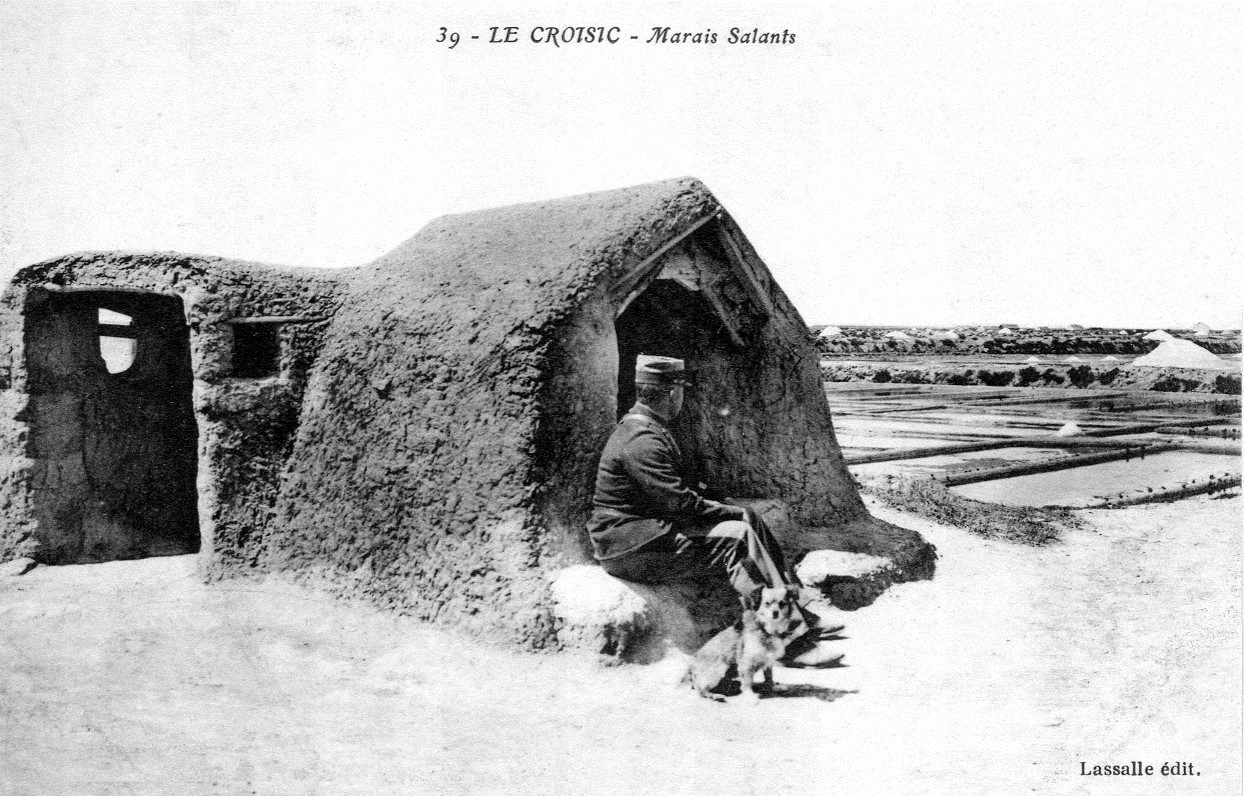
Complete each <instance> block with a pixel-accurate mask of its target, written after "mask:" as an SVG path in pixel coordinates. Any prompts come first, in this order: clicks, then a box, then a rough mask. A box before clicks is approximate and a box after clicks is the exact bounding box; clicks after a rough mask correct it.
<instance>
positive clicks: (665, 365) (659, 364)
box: [635, 354, 687, 385]
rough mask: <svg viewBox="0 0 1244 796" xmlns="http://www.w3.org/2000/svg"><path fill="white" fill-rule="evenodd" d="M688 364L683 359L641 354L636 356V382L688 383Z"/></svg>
mask: <svg viewBox="0 0 1244 796" xmlns="http://www.w3.org/2000/svg"><path fill="white" fill-rule="evenodd" d="M686 371H687V366H686V363H684V362H683V361H682V360H681V359H674V358H673V357H657V356H652V355H650V354H640V355H639V356H637V357H635V383H636V384H670V385H673V384H686V383H687V372H686Z"/></svg>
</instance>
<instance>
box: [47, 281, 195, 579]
mask: <svg viewBox="0 0 1244 796" xmlns="http://www.w3.org/2000/svg"><path fill="white" fill-rule="evenodd" d="M25 349H26V370H27V374H28V392H29V394H30V402H29V405H28V408H27V411H26V414H25V419H26V420H27V422H28V423H29V427H30V437H29V440H28V444H27V449H28V455H29V456H30V458H32V459H33V460H34V461H35V474H34V483H33V487H34V494H35V513H36V516H37V518H38V532H37V533H38V539H39V542H40V543H41V547H40V550H39V558H40V559H41V560H43V561H45V562H47V563H57V564H70V563H86V562H95V561H111V560H116V559H127V558H144V557H147V556H159V555H179V554H184V553H195V552H198V550H199V520H198V507H197V491H196V487H195V478H196V474H197V469H198V451H197V446H198V428H197V425H196V423H195V418H194V406H193V403H192V398H191V389H192V384H193V376H192V373H191V367H190V332H189V329H188V327H187V326H186V324H185V320H184V316H183V312H182V304H181V300H180V299H179V298H176V297H173V296H162V295H156V294H150V293H136V292H135V293H131V292H118V291H104V290H100V291H94V290H92V291H80V292H77V291H75V292H50V291H43V290H35V291H32V293H31V295H30V296H29V298H28V299H27V304H26V327H25Z"/></svg>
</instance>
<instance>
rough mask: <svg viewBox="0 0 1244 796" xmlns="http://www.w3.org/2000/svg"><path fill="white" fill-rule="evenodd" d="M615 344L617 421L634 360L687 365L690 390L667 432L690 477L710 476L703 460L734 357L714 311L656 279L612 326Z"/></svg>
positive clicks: (630, 395)
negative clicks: (641, 357)
mask: <svg viewBox="0 0 1244 796" xmlns="http://www.w3.org/2000/svg"><path fill="white" fill-rule="evenodd" d="M614 331H615V332H616V334H617V340H618V416H619V417H621V416H622V415H623V414H625V413H626V412H627V410H629V409H630V408H631V406H632V405H634V403H635V358H636V356H637V355H639V354H655V355H657V356H666V357H677V358H679V359H683V360H686V362H687V371H688V374H687V375H688V385H687V389H686V400H685V403H684V404H683V411H682V414H681V415H679V416H678V418H677V419H676V420H675V421H674V422H673V423H672V424H671V431H672V432H673V434H674V436H675V437H676V438H677V439H678V441H679V444H680V445H681V447H682V449H683V450H682V452H683V459H684V465H685V466H686V467H687V472H688V474H689V475H697V474H698V475H702V476H706V477H707V476H709V475H711V473H709V472H707V470H715V469H717V468H715V467H713V466H712V465H711V464H710V463H709V462H708V461H707V459H708V458H709V457H711V456H712V455H713V451H715V450H716V447H717V441H716V440H715V439H714V437H715V436H717V431H718V429H717V426H719V425H720V417H717V416H716V415H715V414H714V413H716V412H717V411H718V409H719V407H718V401H717V398H719V397H721V396H722V395H723V393H725V392H726V391H728V390H729V389H730V387H729V385H730V379H729V376H728V374H729V373H730V371H731V369H732V367H733V362H732V358H733V357H734V352H733V351H732V349H731V344H730V340H729V337H728V336H727V334H726V332H725V329H724V327H723V325H722V323H721V321H720V319H719V318H718V317H717V315H716V314H715V313H714V311H713V308H712V306H711V305H710V304H709V302H708V301H707V300H706V299H705V298H704V296H703V295H702V294H701V293H700V292H698V291H692V290H688V289H686V288H685V287H683V286H681V285H679V284H678V283H676V282H674V281H672V280H667V279H657V280H655V281H653V282H652V284H651V285H649V286H648V288H647V289H646V290H644V292H643V293H641V294H640V295H638V296H636V297H635V300H634V301H632V302H631V304H630V306H628V307H627V308H626V310H625V311H624V312H623V313H622V314H621V315H619V316H618V317H617V319H616V320H615V321H614Z"/></svg>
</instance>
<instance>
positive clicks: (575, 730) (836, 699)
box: [0, 498, 1241, 794]
mask: <svg viewBox="0 0 1244 796" xmlns="http://www.w3.org/2000/svg"><path fill="white" fill-rule="evenodd" d="M874 510H875V511H876V512H877V513H878V514H880V515H881V516H883V517H885V518H887V519H890V520H891V521H897V522H900V523H904V524H907V525H908V526H909V527H915V528H918V529H919V530H920V531H921V532H922V533H924V534H926V536H927V537H928V538H930V540H932V541H933V542H934V543H935V544H936V545H937V546H938V549H939V552H940V553H941V555H942V558H941V560H940V562H939V569H938V576H937V578H936V579H935V580H934V581H931V582H925V583H915V584H906V585H902V586H899V587H896V588H894V589H892V590H891V591H890V592H889V593H887V594H885V595H883V596H882V597H881V598H880V599H879V600H878V601H877V603H875V604H874V605H873V606H871V607H869V608H866V609H863V610H861V611H857V612H854V613H851V614H848V615H847V616H846V618H847V620H848V621H849V624H850V627H849V631H850V638H849V639H847V640H844V641H842V642H840V643H841V644H842V646H843V649H844V650H845V651H846V652H847V659H846V662H847V663H848V664H849V666H846V667H843V668H838V669H832V670H828V671H822V672H794V671H787V670H780V671H779V672H778V681H779V683H784V684H786V685H787V690H786V697H785V698H773V699H767V700H764V701H762V702H761V703H760V704H759V705H758V706H756V707H754V708H745V707H742V706H736V705H726V706H721V705H717V704H712V703H708V702H705V701H703V700H700V699H697V698H695V697H693V696H692V695H691V694H690V693H689V692H684V691H681V690H677V689H675V688H674V687H673V686H672V685H671V683H672V681H673V680H674V679H675V678H676V675H677V672H676V669H677V666H676V663H677V662H676V661H670V662H668V663H666V664H659V665H656V666H651V667H635V666H629V667H619V668H615V669H601V668H598V667H596V666H595V665H594V664H592V663H591V662H588V661H584V660H581V659H576V658H571V657H568V656H553V655H522V654H515V653H512V652H509V651H507V650H502V649H495V648H490V647H484V646H481V645H477V644H473V643H470V642H466V641H464V640H462V639H460V638H456V637H454V636H451V635H448V634H445V633H441V632H437V631H433V630H429V629H427V628H425V627H422V626H420V625H418V624H417V623H414V622H411V621H409V620H404V619H400V618H396V617H392V616H388V615H383V614H377V613H375V612H373V611H370V610H367V609H364V608H359V607H354V606H349V605H342V604H338V603H334V602H331V601H328V600H325V599H323V598H320V597H318V596H314V595H308V594H306V593H303V592H300V591H298V590H295V589H292V588H290V587H287V586H284V585H281V584H277V583H265V584H254V583H238V582H233V583H224V584H216V585H214V586H204V585H201V584H199V583H198V582H197V580H196V579H195V577H194V562H193V560H192V559H191V558H166V559H149V560H146V561H137V562H124V563H114V564H102V565H92V566H80V567H59V568H42V567H41V568H38V569H36V570H35V571H33V572H31V573H30V574H28V575H25V576H23V577H17V578H3V579H0V793H4V794H9V793H13V794H26V793H31V794H49V793H51V794H58V793H66V794H111V793H117V794H121V793H125V794H130V793H152V794H156V793H160V794H163V793H230V794H232V793H265V794H266V793H279V794H298V793H317V794H340V793H437V794H442V793H449V794H454V793H463V794H466V793H471V794H476V793H519V792H521V793H574V794H596V793H645V794H646V793H662V794H666V793H678V794H681V793H688V794H693V793H713V794H735V793H764V794H788V793H804V794H809V793H845V794H852V793H885V794H897V793H913V794H916V793H955V794H959V793H983V794H984V793H988V794H995V793H1004V794H1009V793H1020V792H1039V793H1094V794H1096V793H1116V792H1117V793H1127V794H1142V793H1158V792H1163V793H1167V792H1169V793H1180V794H1192V793H1206V794H1223V793H1234V792H1238V790H1239V787H1240V777H1241V761H1240V743H1241V728H1240V707H1241V687H1240V670H1241V626H1240V612H1239V611H1240V537H1239V533H1240V502H1239V500H1238V499H1233V500H1210V499H1208V498H1197V499H1193V500H1189V501H1184V502H1182V503H1178V504H1172V505H1158V506H1142V507H1136V508H1130V509H1125V510H1118V511H1111V512H1105V511H1102V512H1091V513H1088V515H1087V516H1088V517H1089V518H1090V520H1091V522H1090V525H1091V527H1090V528H1089V529H1088V530H1082V531H1077V532H1074V533H1072V534H1071V535H1070V536H1069V537H1068V538H1067V540H1066V541H1065V542H1064V543H1062V544H1059V545H1055V546H1053V547H1050V548H1046V549H1032V548H1021V547H1017V546H1015V545H1012V544H1008V543H1003V542H990V541H987V540H982V539H979V538H976V537H972V536H969V535H967V534H965V533H962V532H960V531H958V530H955V529H950V528H945V527H941V526H937V525H933V524H931V523H928V522H924V521H922V520H919V519H917V518H913V517H910V516H905V515H903V516H900V515H896V514H893V513H890V512H887V511H885V510H884V509H876V508H875V509H874ZM1082 760H1083V761H1085V762H1087V764H1088V765H1089V766H1090V767H1091V766H1092V765H1104V764H1110V765H1116V764H1124V763H1127V762H1129V761H1131V760H1140V761H1144V762H1146V763H1152V764H1155V774H1154V775H1153V776H1151V777H1141V778H1137V779H1136V780H1133V779H1132V778H1124V777H1109V778H1106V777H1097V778H1094V777H1087V776H1081V775H1080V774H1079V771H1080V761H1082ZM1171 761H1186V762H1190V763H1192V764H1193V765H1194V766H1195V767H1196V769H1197V770H1198V771H1200V772H1202V773H1201V775H1200V776H1192V777H1184V778H1182V779H1181V780H1179V781H1172V780H1171V778H1169V777H1167V778H1164V777H1162V776H1160V775H1158V774H1157V773H1156V771H1157V769H1158V768H1160V766H1161V764H1162V763H1164V762H1171Z"/></svg>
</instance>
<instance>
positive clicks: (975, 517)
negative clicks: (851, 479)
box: [861, 476, 1081, 546]
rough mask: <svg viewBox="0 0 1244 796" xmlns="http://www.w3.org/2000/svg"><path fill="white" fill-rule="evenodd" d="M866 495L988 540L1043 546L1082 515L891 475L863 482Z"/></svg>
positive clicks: (928, 479)
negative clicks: (1006, 503)
mask: <svg viewBox="0 0 1244 796" xmlns="http://www.w3.org/2000/svg"><path fill="white" fill-rule="evenodd" d="M861 486H862V489H863V491H864V492H865V493H867V494H870V495H873V496H875V497H877V498H878V499H880V500H882V501H884V502H886V503H887V504H889V505H891V506H893V507H894V508H897V509H900V510H902V511H910V512H912V513H914V514H919V515H920V516H922V517H927V518H929V519H931V520H934V521H935V522H940V523H942V524H944V525H954V526H957V527H959V528H962V529H964V530H966V531H969V532H970V533H974V534H976V535H978V536H983V537H985V538H987V539H1001V540H1004V541H1008V542H1017V543H1019V544H1026V545H1033V546H1040V545H1045V544H1050V543H1051V542H1056V541H1058V540H1059V538H1060V536H1061V535H1062V532H1063V531H1064V530H1066V529H1071V528H1078V527H1080V525H1081V521H1080V519H1079V518H1078V517H1077V516H1076V515H1075V514H1074V513H1073V512H1072V511H1071V510H1069V509H1064V508H1058V507H1054V506H1045V507H1041V508H1034V507H1029V506H1002V505H998V504H996V503H982V502H980V501H978V500H971V499H969V498H965V497H963V496H961V495H956V494H955V493H954V492H951V491H950V490H949V489H947V488H946V487H945V486H944V485H942V484H940V483H938V482H937V481H935V480H933V479H931V478H900V477H896V476H886V477H881V478H875V479H871V480H869V481H866V482H864V483H863V484H861Z"/></svg>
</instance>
